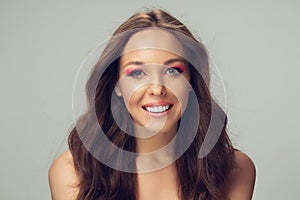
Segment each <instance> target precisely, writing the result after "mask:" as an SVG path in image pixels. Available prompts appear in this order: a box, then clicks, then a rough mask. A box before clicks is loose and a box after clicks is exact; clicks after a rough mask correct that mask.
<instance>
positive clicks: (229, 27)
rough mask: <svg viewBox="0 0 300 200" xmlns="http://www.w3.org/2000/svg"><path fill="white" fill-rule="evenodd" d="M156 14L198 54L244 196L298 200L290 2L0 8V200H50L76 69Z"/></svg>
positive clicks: (294, 5)
mask: <svg viewBox="0 0 300 200" xmlns="http://www.w3.org/2000/svg"><path fill="white" fill-rule="evenodd" d="M145 7H150V8H151V7H160V8H164V9H166V10H167V11H169V12H170V13H171V14H173V15H174V16H176V17H178V18H179V19H180V20H181V21H182V22H183V23H185V24H186V25H187V26H188V27H189V28H190V29H191V30H192V32H193V33H195V34H196V35H197V36H198V38H200V39H201V40H202V41H203V42H204V43H205V44H206V45H207V47H208V49H209V51H210V54H211V56H212V57H213V59H214V61H215V62H216V63H217V65H218V66H219V69H220V71H221V73H222V75H223V78H224V80H225V86H226V89H227V95H228V106H229V108H228V109H229V112H228V116H229V121H230V136H231V138H232V140H233V143H234V144H235V145H236V147H238V148H240V149H242V150H243V151H245V152H246V153H247V154H248V155H249V156H250V157H251V158H252V159H253V160H254V162H255V165H256V168H257V181H256V187H255V192H254V199H300V194H299V192H298V187H299V184H298V180H299V178H300V176H299V172H298V169H299V168H300V160H299V153H298V148H297V147H298V145H299V140H300V136H299V133H300V132H299V129H298V127H297V125H298V123H299V122H298V120H299V114H300V108H299V106H298V102H299V100H300V95H299V91H300V90H299V89H300V84H299V80H298V79H297V78H298V77H299V73H300V70H299V67H300V66H299V63H300V62H299V54H300V39H299V35H300V26H299V25H300V24H299V19H300V12H298V10H299V7H300V3H299V1H291V0H287V1H266V0H264V1H230V0H229V1H215V0H212V1H137V0H135V1H133V0H132V1H119V2H117V1H110V2H108V1H107V2H105V1H95V0H94V1H50V0H49V1H37V0H36V1H34V0H28V1H21V0H19V1H14V0H12V1H0V30H1V32H0V34H1V37H0V91H1V99H0V102H1V103H0V111H1V115H0V134H1V140H0V159H1V163H0V177H1V178H0V199H1V200H2V199H3V200H10V199H37V200H40V199H50V192H49V188H48V180H47V172H48V168H49V166H50V164H51V162H52V161H53V159H54V158H55V157H56V156H57V155H59V154H60V153H61V152H63V151H65V150H66V148H67V145H66V137H67V135H68V132H69V130H70V128H71V127H72V124H73V121H72V108H71V96H72V86H73V81H74V78H75V75H76V72H77V70H78V68H79V66H80V64H81V62H82V61H83V59H84V58H85V57H86V55H87V54H88V52H89V51H90V50H91V49H92V48H93V47H94V46H95V45H96V44H97V43H98V42H101V41H103V40H105V39H107V38H108V37H109V35H110V34H111V33H112V32H113V31H114V30H115V28H116V27H117V26H118V25H119V24H120V23H121V22H123V21H124V20H126V19H127V18H128V17H129V16H130V15H132V14H133V13H134V12H136V11H138V10H142V9H143V8H145Z"/></svg>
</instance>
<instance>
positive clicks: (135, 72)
mask: <svg viewBox="0 0 300 200" xmlns="http://www.w3.org/2000/svg"><path fill="white" fill-rule="evenodd" d="M126 75H127V76H131V77H135V78H141V77H143V76H145V75H146V74H145V72H143V71H142V70H139V69H136V70H132V71H131V72H129V73H127V74H126Z"/></svg>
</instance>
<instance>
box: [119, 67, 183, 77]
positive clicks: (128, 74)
mask: <svg viewBox="0 0 300 200" xmlns="http://www.w3.org/2000/svg"><path fill="white" fill-rule="evenodd" d="M168 68H173V69H176V70H178V71H179V73H182V72H184V71H185V66H184V65H174V66H172V65H170V66H168ZM140 70H141V71H143V69H141V68H140V67H132V68H126V69H124V73H125V75H126V76H130V75H131V74H132V73H133V72H135V71H140Z"/></svg>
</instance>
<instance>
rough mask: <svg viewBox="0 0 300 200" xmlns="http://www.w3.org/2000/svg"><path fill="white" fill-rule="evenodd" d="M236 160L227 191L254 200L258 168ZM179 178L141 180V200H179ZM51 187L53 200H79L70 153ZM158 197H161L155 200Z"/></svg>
mask: <svg viewBox="0 0 300 200" xmlns="http://www.w3.org/2000/svg"><path fill="white" fill-rule="evenodd" d="M235 157H236V161H237V166H238V167H237V168H235V169H234V170H233V171H232V172H231V173H230V175H229V177H228V179H227V184H226V188H224V190H225V191H226V193H227V196H228V198H229V199H230V200H250V199H251V198H252V193H253V189H254V184H255V177H256V172H255V166H254V164H253V162H252V160H251V159H250V158H249V157H248V156H247V155H246V154H244V153H242V152H239V151H236V152H235ZM175 177H176V176H175V175H174V171H173V167H172V166H170V167H166V168H164V169H162V170H159V171H157V172H153V173H149V174H144V175H142V176H140V177H139V178H140V180H139V184H140V187H141V186H142V187H141V189H140V190H141V192H143V194H139V196H140V199H141V200H147V199H158V200H159V199H174V200H176V199H178V197H177V196H176V195H177V187H176V186H177V183H176V181H174V180H175ZM147 180H148V181H147ZM49 184H50V189H51V196H52V200H76V195H77V193H78V188H77V187H76V185H78V184H79V178H78V176H77V174H76V171H75V169H74V164H73V159H72V155H71V153H70V151H66V152H65V153H63V154H62V155H60V156H59V157H58V158H57V159H56V160H55V161H54V162H53V164H52V165H51V167H50V170H49ZM166 186H168V187H167V188H166ZM170 191H171V192H170ZM154 195H159V197H158V198H154ZM160 197H161V198H160Z"/></svg>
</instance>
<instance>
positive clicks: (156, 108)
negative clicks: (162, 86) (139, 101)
mask: <svg viewBox="0 0 300 200" xmlns="http://www.w3.org/2000/svg"><path fill="white" fill-rule="evenodd" d="M172 106H173V105H172V104H170V105H165V106H143V109H144V110H146V111H148V112H150V113H163V112H166V111H168V110H169V109H170V108H172Z"/></svg>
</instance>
